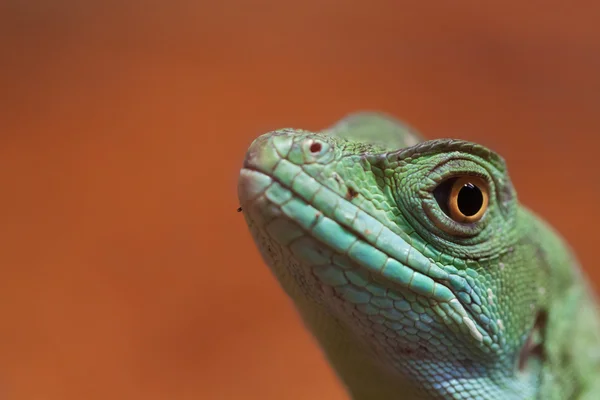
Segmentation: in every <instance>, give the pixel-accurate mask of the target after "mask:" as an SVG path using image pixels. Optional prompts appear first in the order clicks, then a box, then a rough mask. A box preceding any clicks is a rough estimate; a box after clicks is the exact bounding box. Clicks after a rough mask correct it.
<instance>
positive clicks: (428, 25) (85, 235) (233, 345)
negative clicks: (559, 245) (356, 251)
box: [0, 0, 600, 400]
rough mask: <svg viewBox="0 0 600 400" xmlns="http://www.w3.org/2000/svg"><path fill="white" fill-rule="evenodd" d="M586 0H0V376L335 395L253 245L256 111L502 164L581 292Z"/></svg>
mask: <svg viewBox="0 0 600 400" xmlns="http://www.w3.org/2000/svg"><path fill="white" fill-rule="evenodd" d="M599 12H600V3H598V2H592V1H588V2H583V1H580V2H578V3H576V2H569V3H568V4H567V3H566V2H562V1H554V0H546V1H543V2H542V1H531V2H522V1H518V0H503V1H488V2H485V4H484V5H483V4H482V2H479V1H468V0H460V1H431V2H408V1H399V0H385V1H368V2H363V1H354V0H346V1H341V0H339V1H333V0H320V1H317V0H310V1H308V0H305V1H223V2H217V1H215V2H208V1H183V0H180V1H170V2H158V1H145V2H142V1H125V0H122V1H103V2H100V1H75V0H59V1H54V2H46V1H39V0H33V1H18V0H3V1H1V2H0V49H1V55H0V72H1V74H0V183H1V188H2V191H1V192H0V193H1V196H0V210H1V214H0V220H1V229H0V274H1V275H0V316H1V318H2V321H1V323H0V354H1V356H0V359H1V361H0V396H1V397H2V398H7V399H35V400H46V399H48V400H58V399H60V400H66V399H90V400H93V399H144V400H153V399H283V398H285V399H327V400H330V399H345V398H346V397H345V395H344V393H343V391H342V389H341V388H340V386H339V384H338V383H337V381H336V380H335V377H334V375H333V373H332V372H331V371H330V369H329V368H328V366H327V365H326V363H325V362H324V360H323V358H322V356H321V355H320V353H319V351H318V349H317V347H316V346H315V344H314V343H313V341H312V339H311V338H310V336H309V335H308V334H307V333H306V332H305V331H304V330H303V328H302V326H301V324H300V322H299V320H298V318H297V316H296V315H295V313H294V310H293V308H292V306H291V304H290V302H288V300H287V298H286V297H285V296H284V294H283V293H282V291H281V290H280V289H279V287H278V286H277V284H276V282H275V280H274V278H272V277H271V275H270V273H269V272H268V270H267V268H266V267H265V266H264V265H263V263H262V261H261V260H260V258H259V255H258V252H257V250H256V249H255V247H254V244H253V243H252V241H251V238H250V235H249V233H248V231H247V228H246V226H245V223H244V221H243V216H242V215H241V214H238V213H236V208H237V207H238V203H237V194H236V179H237V173H238V171H239V168H240V166H241V162H242V160H243V157H244V153H245V151H246V149H247V147H248V145H249V144H250V142H251V141H252V139H254V138H255V137H256V136H258V135H259V134H260V133H263V132H265V131H268V130H271V129H275V128H280V127H287V126H294V127H302V128H307V129H320V128H323V127H325V126H328V125H329V124H331V123H333V122H334V121H336V120H337V119H339V118H341V117H342V116H344V115H345V114H346V113H348V112H351V111H355V110H361V109H379V110H384V111H387V112H389V113H391V114H393V115H395V116H397V117H399V118H402V119H404V120H405V121H407V122H409V123H410V124H412V125H413V126H415V127H417V128H418V129H419V130H420V131H422V132H423V134H424V136H425V137H427V138H435V137H449V136H450V137H458V138H462V139H468V140H474V141H478V142H481V143H483V144H485V145H488V146H490V147H492V148H493V149H494V150H496V151H498V152H500V153H501V154H502V155H503V156H504V157H505V158H506V160H507V162H508V165H509V167H510V171H511V174H512V178H513V180H514V183H515V185H516V187H517V189H518V191H519V195H520V198H521V200H522V201H523V202H524V203H526V204H527V205H529V206H530V207H531V208H533V209H535V210H536V211H537V212H538V213H539V214H541V215H542V216H544V217H545V218H546V219H548V220H549V221H550V222H551V223H552V224H553V225H554V226H556V227H557V228H558V229H559V230H560V231H561V232H562V233H563V235H564V236H565V237H566V238H567V239H568V240H569V241H570V243H571V244H572V245H573V247H574V248H575V250H576V251H577V254H578V255H579V257H580V259H581V261H582V263H583V265H584V267H585V268H586V270H587V273H588V274H589V275H590V277H592V278H593V285H594V287H595V288H596V289H597V288H598V282H599V281H598V279H599V278H600V271H598V269H596V266H597V264H598V262H597V259H596V257H597V246H598V244H597V242H596V240H597V236H598V235H597V232H598V226H599V224H600V220H599V217H598V215H599V213H598V210H597V207H598V204H599V203H600V189H599V188H598V185H597V184H596V182H598V172H599V168H598V161H597V160H598V159H599V158H600V153H599V150H600V149H598V144H599V143H600V138H599V136H598V132H599V131H600V115H599V114H598V112H597V108H598V104H599V101H600V74H599V73H598V71H599V70H600V51H599V50H600V26H599V25H598V17H599V15H600V14H599Z"/></svg>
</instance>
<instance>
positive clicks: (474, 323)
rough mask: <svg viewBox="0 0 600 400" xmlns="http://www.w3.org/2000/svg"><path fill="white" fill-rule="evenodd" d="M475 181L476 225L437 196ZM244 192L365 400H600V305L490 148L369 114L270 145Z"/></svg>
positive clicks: (282, 276) (262, 143) (353, 390)
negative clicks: (481, 209) (481, 199)
mask: <svg viewBox="0 0 600 400" xmlns="http://www.w3.org/2000/svg"><path fill="white" fill-rule="evenodd" d="M462 176H467V177H473V176H476V177H479V178H480V179H481V180H482V181H483V182H485V183H486V184H487V186H488V188H489V202H488V205H487V209H486V210H485V214H483V217H482V218H481V219H480V220H478V221H475V222H460V221H459V222H457V221H456V220H454V219H453V218H451V217H450V216H449V214H448V213H447V210H446V211H445V210H444V209H443V208H442V207H441V206H440V204H445V203H440V202H439V201H437V200H436V198H434V195H433V193H432V192H433V190H434V189H435V188H436V187H438V185H440V184H441V183H442V182H444V181H445V180H446V179H448V178H449V177H462ZM239 198H240V202H241V206H242V208H243V213H244V215H245V218H246V221H247V223H248V226H249V228H250V231H251V233H252V235H253V238H254V240H255V242H256V244H257V246H258V249H259V250H260V252H261V254H262V256H263V258H264V260H265V261H266V263H267V264H268V265H269V267H270V268H271V270H272V271H273V273H274V274H275V276H276V277H277V279H278V280H279V282H280V284H281V286H282V287H283V289H284V290H285V291H286V293H287V294H288V295H289V296H290V297H291V299H292V300H293V302H294V304H295V306H296V308H297V310H298V312H299V314H300V315H301V316H302V319H303V320H304V322H305V324H306V326H307V327H308V329H310V331H311V332H312V333H313V335H314V336H315V337H316V339H317V340H318V342H319V344H320V346H321V348H322V349H323V351H324V353H325V355H326V357H327V359H328V360H329V361H330V363H331V364H332V366H333V367H334V369H335V370H336V372H337V374H338V376H339V377H340V379H341V380H342V382H343V383H344V385H345V386H346V388H347V389H348V391H349V393H350V395H351V397H352V398H353V399H361V400H362V399H364V400H367V399H368V400H383V399H498V400H500V399H502V400H506V399H534V398H536V399H584V398H586V399H587V398H589V399H592V398H600V397H599V396H600V394H599V393H600V384H599V383H596V378H597V377H598V376H599V375H598V373H599V372H600V336H599V332H600V324H599V319H598V313H597V310H596V306H595V299H594V297H593V295H592V294H591V292H590V290H589V289H588V286H587V284H586V279H585V277H584V276H583V275H582V274H581V272H580V269H579V266H578V265H577V261H576V259H575V258H574V256H573V255H572V254H571V252H570V250H569V248H568V247H567V246H566V245H565V244H564V242H563V241H562V240H561V239H560V237H559V236H558V235H557V234H556V233H555V232H554V231H553V230H552V229H551V228H550V227H549V226H548V225H546V224H545V223H544V222H543V221H542V220H540V219H539V218H538V217H536V216H535V215H534V214H532V213H531V212H530V211H528V210H527V209H525V208H524V207H523V206H522V205H520V204H519V202H518V201H517V197H516V193H515V191H514V189H513V186H512V184H511V182H510V179H509V177H508V174H507V171H506V167H505V164H504V161H503V160H502V158H501V157H500V156H498V155H496V154H495V153H493V152H492V151H491V150H488V149H486V148H484V147H483V146H480V145H477V144H474V143H469V142H465V141H460V140H450V139H440V140H432V141H422V139H421V138H420V136H419V135H418V134H417V133H415V132H414V131H411V130H410V129H409V128H407V127H406V126H403V125H402V124H400V123H399V122H396V121H394V120H393V119H391V118H389V117H385V116H383V115H379V114H373V113H360V114H355V115H351V116H349V117H347V118H345V119H344V120H342V121H340V122H339V123H338V124H337V125H335V126H333V127H331V128H329V129H327V130H324V131H323V132H320V133H312V132H308V131H304V130H296V129H282V130H277V131H274V132H270V133H267V134H264V135H262V136H260V137H259V138H257V139H256V140H255V141H254V142H253V143H252V145H251V146H250V149H249V150H248V153H247V156H246V159H245V161H244V167H243V169H242V170H241V173H240V178H239Z"/></svg>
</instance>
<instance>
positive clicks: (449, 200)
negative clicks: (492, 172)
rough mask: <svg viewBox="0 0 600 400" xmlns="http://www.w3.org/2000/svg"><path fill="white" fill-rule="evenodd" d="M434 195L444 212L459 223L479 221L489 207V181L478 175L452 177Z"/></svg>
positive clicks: (439, 186)
mask: <svg viewBox="0 0 600 400" xmlns="http://www.w3.org/2000/svg"><path fill="white" fill-rule="evenodd" d="M433 195H434V197H435V199H436V201H437V203H438V204H439V206H440V208H441V209H442V211H444V213H445V214H446V215H447V216H449V217H450V218H452V219H453V220H454V221H456V222H459V223H473V222H477V221H479V220H480V219H481V218H482V217H483V215H484V214H485V212H486V210H487V208H488V197H489V189H488V185H487V183H486V182H485V181H484V180H483V179H481V178H478V177H476V176H463V177H459V178H450V179H448V180H446V181H444V182H442V183H441V184H440V185H438V186H437V187H436V188H435V189H434V191H433Z"/></svg>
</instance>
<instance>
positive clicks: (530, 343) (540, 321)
mask: <svg viewBox="0 0 600 400" xmlns="http://www.w3.org/2000/svg"><path fill="white" fill-rule="evenodd" d="M547 323H548V313H547V312H546V310H540V311H539V312H538V314H537V316H536V318H535V323H534V324H533V328H532V329H531V332H530V333H529V337H528V338H527V340H526V341H525V345H524V346H523V349H521V353H520V354H519V370H521V371H523V370H524V369H525V368H526V367H527V363H528V361H529V360H530V359H532V358H535V359H539V360H542V361H543V360H545V358H546V354H545V349H544V345H545V342H546V325H547Z"/></svg>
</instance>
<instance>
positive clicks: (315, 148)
mask: <svg viewBox="0 0 600 400" xmlns="http://www.w3.org/2000/svg"><path fill="white" fill-rule="evenodd" d="M321 147H322V146H321V143H319V142H314V143H313V144H311V145H310V148H309V150H310V152H311V153H318V152H320V151H321Z"/></svg>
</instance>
